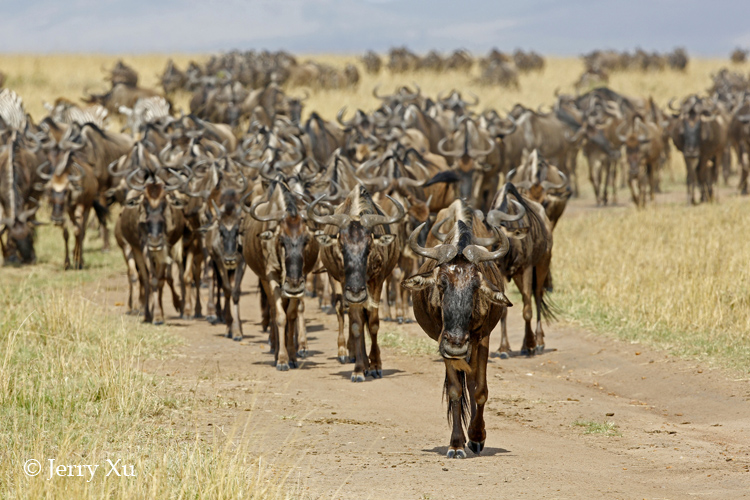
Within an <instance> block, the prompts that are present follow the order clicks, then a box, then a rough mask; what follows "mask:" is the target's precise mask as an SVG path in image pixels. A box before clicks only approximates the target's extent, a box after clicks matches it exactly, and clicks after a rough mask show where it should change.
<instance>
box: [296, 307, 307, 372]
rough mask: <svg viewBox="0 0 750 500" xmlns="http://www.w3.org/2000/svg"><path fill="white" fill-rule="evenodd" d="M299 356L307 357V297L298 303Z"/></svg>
mask: <svg viewBox="0 0 750 500" xmlns="http://www.w3.org/2000/svg"><path fill="white" fill-rule="evenodd" d="M296 332H297V346H298V347H297V356H298V357H300V358H305V357H307V326H306V325H305V299H299V300H298V304H297V330H296Z"/></svg>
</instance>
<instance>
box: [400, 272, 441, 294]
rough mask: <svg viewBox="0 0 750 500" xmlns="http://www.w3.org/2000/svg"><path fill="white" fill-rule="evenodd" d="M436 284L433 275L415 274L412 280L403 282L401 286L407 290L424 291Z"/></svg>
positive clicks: (408, 279) (407, 279)
mask: <svg viewBox="0 0 750 500" xmlns="http://www.w3.org/2000/svg"><path fill="white" fill-rule="evenodd" d="M434 284H435V277H434V276H433V275H432V273H428V274H415V275H414V276H412V277H411V278H406V279H405V280H404V281H402V282H401V286H402V287H404V288H406V289H407V290H424V289H425V288H428V287H431V286H432V285H434Z"/></svg>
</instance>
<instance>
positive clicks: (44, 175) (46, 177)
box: [36, 161, 52, 181]
mask: <svg viewBox="0 0 750 500" xmlns="http://www.w3.org/2000/svg"><path fill="white" fill-rule="evenodd" d="M47 165H49V162H48V161H45V162H44V163H42V164H40V165H39V166H38V167H36V174H37V175H38V176H39V177H41V178H42V179H44V180H45V181H48V180H50V179H51V178H52V175H50V174H47V173H45V172H44V168H45V167H46V166H47Z"/></svg>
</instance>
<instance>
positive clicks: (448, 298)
mask: <svg viewBox="0 0 750 500" xmlns="http://www.w3.org/2000/svg"><path fill="white" fill-rule="evenodd" d="M438 219H439V220H440V222H442V223H443V224H444V223H445V222H446V221H448V222H451V223H452V228H451V230H450V232H449V233H448V234H447V235H446V237H445V238H444V241H443V242H442V244H440V245H438V246H436V247H432V248H424V247H422V246H420V245H419V243H417V238H418V235H419V233H420V231H421V230H422V228H423V226H424V224H422V225H421V226H419V227H418V228H416V229H415V230H414V231H413V232H412V233H411V235H410V237H409V246H410V248H411V249H412V251H414V253H416V254H418V255H421V256H423V257H425V258H426V259H427V260H426V261H425V262H424V263H423V264H422V266H421V267H420V268H419V274H417V275H415V276H412V277H411V278H408V279H407V280H405V281H404V282H403V286H404V287H406V288H408V289H410V290H412V291H413V298H414V316H415V317H416V319H417V322H418V323H419V325H420V326H421V327H422V329H423V330H424V331H425V333H426V334H427V335H429V336H430V338H432V339H433V340H436V341H437V342H438V350H439V352H440V355H441V356H442V357H443V361H444V363H445V395H446V397H447V399H448V421H449V422H452V426H453V431H452V433H451V440H450V447H449V448H448V453H447V456H448V458H465V457H466V452H465V451H464V445H465V443H466V437H465V434H464V426H465V425H466V423H467V422H466V421H467V419H468V416H469V415H468V414H469V413H470V415H471V421H470V422H469V426H468V435H469V448H470V449H471V450H472V451H473V452H474V453H476V454H479V453H480V452H481V451H482V449H483V448H484V442H485V439H486V437H487V433H486V431H485V428H484V405H485V403H486V401H487V394H488V391H487V358H488V356H489V350H490V334H491V333H492V329H493V328H494V327H495V325H496V324H497V322H498V321H499V320H500V318H501V316H503V315H504V314H505V311H506V308H507V307H508V306H510V305H511V303H510V301H509V300H508V299H507V297H506V296H505V294H504V282H505V280H504V278H503V276H502V274H501V273H500V270H499V269H498V267H497V265H496V264H495V263H494V262H493V261H494V260H496V259H498V258H501V257H502V256H503V255H505V253H506V252H507V251H508V248H509V247H510V243H509V241H508V238H507V236H505V235H504V234H503V233H502V232H500V231H497V230H495V231H494V233H495V234H494V237H490V238H488V237H482V238H480V237H478V236H477V234H478V232H479V231H482V232H484V233H486V232H487V230H486V228H485V227H484V224H483V223H482V222H481V220H479V219H478V218H477V216H475V215H474V214H473V212H472V210H471V209H469V208H468V206H467V205H466V204H465V203H463V202H461V201H460V200H458V201H456V202H454V203H453V204H452V205H451V206H450V207H449V208H448V209H445V210H442V211H441V212H440V214H439V215H438ZM496 243H499V244H500V245H499V248H497V249H496V250H495V251H489V250H487V249H486V248H485V246H491V245H495V244H496ZM467 396H468V397H467Z"/></svg>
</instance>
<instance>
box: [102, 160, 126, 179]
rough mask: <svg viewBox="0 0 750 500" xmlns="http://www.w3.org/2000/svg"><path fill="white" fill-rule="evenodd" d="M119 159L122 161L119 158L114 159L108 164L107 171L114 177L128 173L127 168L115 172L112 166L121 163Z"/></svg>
mask: <svg viewBox="0 0 750 500" xmlns="http://www.w3.org/2000/svg"><path fill="white" fill-rule="evenodd" d="M119 161H120V159H119V158H118V159H116V160H114V161H113V162H112V163H110V164H109V165H107V172H109V175H111V176H112V177H122V176H123V175H126V174H127V173H128V171H127V170H125V169H123V170H122V171H120V172H115V170H114V169H113V168H112V167H114V166H115V165H117V163H119Z"/></svg>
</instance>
